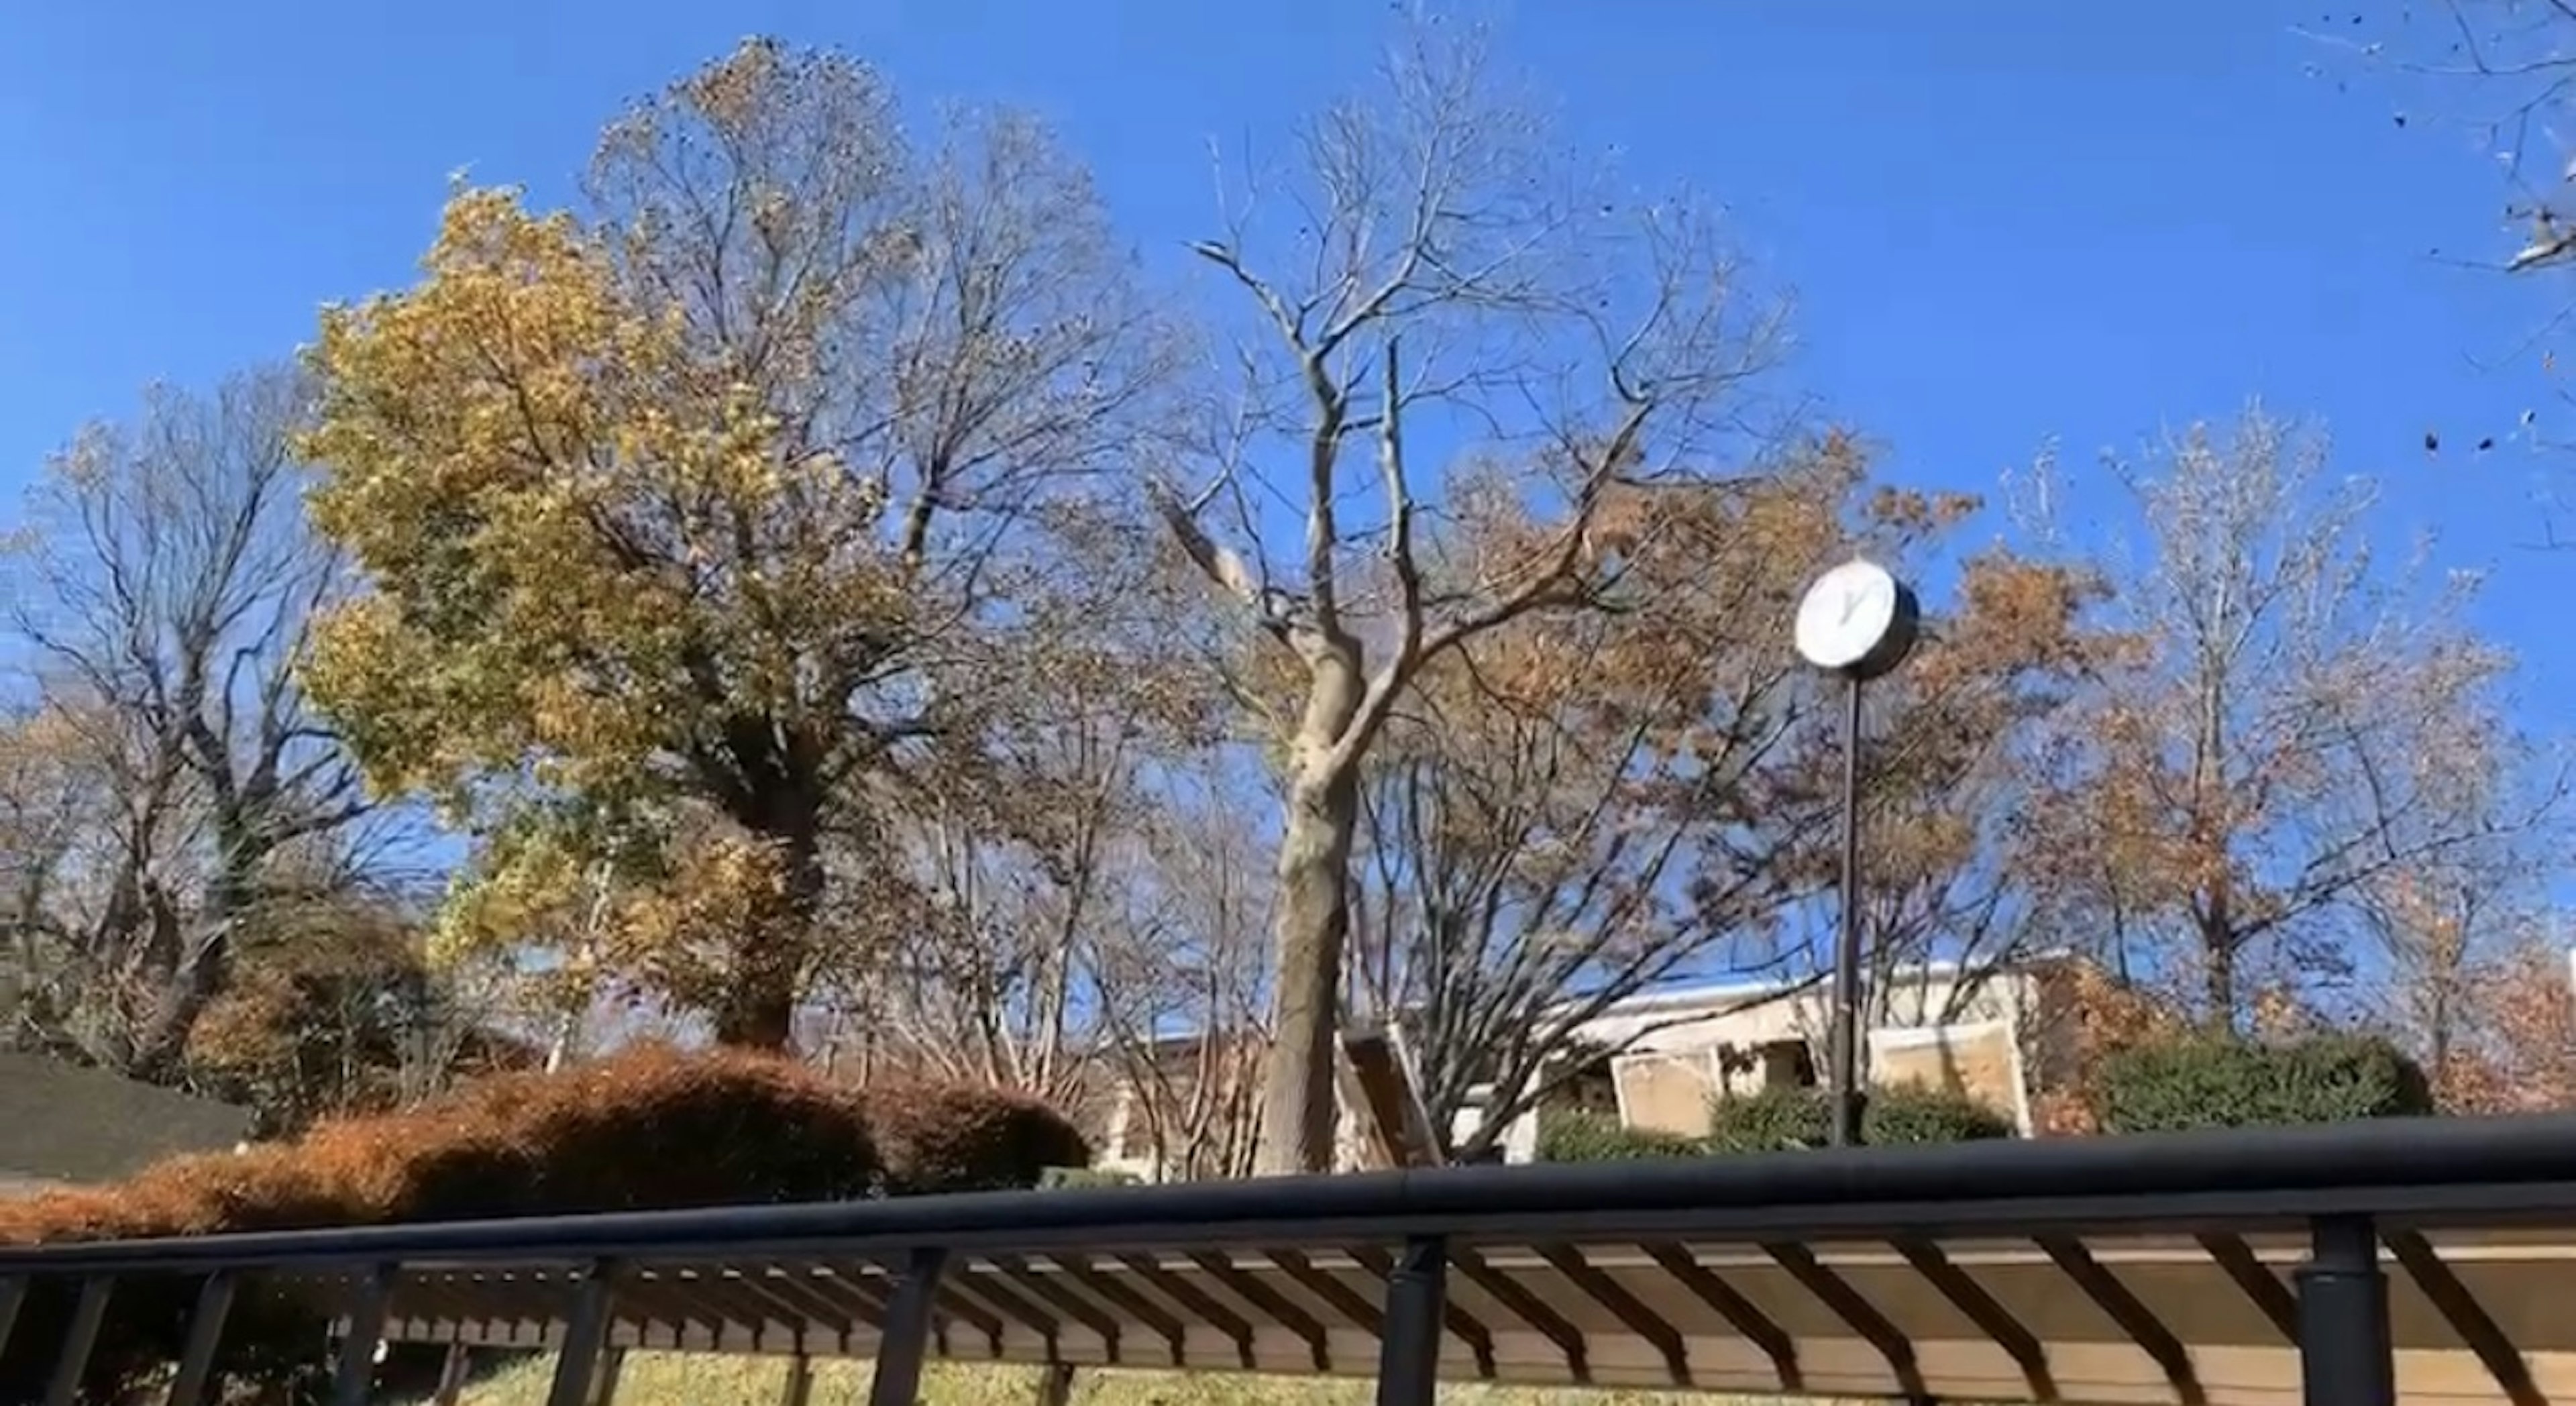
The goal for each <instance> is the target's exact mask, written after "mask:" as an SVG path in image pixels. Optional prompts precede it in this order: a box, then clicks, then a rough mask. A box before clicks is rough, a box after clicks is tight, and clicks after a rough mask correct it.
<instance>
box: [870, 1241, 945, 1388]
mask: <svg viewBox="0 0 2576 1406" xmlns="http://www.w3.org/2000/svg"><path fill="white" fill-rule="evenodd" d="M947 1272H948V1252H947V1251H946V1250H943V1249H940V1248H938V1247H937V1246H932V1245H924V1246H921V1247H919V1248H918V1249H915V1250H914V1251H913V1252H912V1254H911V1256H910V1258H908V1259H906V1260H905V1261H904V1267H903V1275H902V1277H901V1278H900V1279H898V1280H896V1281H895V1286H894V1298H893V1300H892V1301H891V1302H889V1303H888V1304H887V1305H886V1314H885V1330H884V1332H883V1333H882V1334H880V1335H879V1337H878V1340H877V1365H876V1372H875V1375H873V1376H872V1377H870V1378H869V1380H868V1406H913V1403H914V1402H915V1401H916V1400H918V1399H919V1397H920V1395H921V1358H922V1354H923V1353H924V1352H926V1351H928V1349H929V1347H930V1325H931V1319H932V1317H933V1312H932V1309H933V1307H934V1305H935V1304H936V1303H937V1301H938V1298H939V1280H940V1277H941V1276H942V1275H945V1274H946V1273H947Z"/></svg>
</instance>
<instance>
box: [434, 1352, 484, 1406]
mask: <svg viewBox="0 0 2576 1406" xmlns="http://www.w3.org/2000/svg"><path fill="white" fill-rule="evenodd" d="M473 1369H474V1350H473V1349H472V1348H470V1347H467V1346H466V1345H465V1340H464V1339H462V1338H459V1339H457V1340H456V1341H455V1342H452V1343H449V1344H448V1345H447V1356H446V1358H445V1359H444V1360H443V1361H441V1362H440V1363H439V1364H438V1390H437V1391H436V1392H435V1393H433V1394H432V1395H431V1396H430V1398H429V1399H430V1401H431V1403H432V1406H456V1402H457V1398H459V1397H461V1396H463V1395H465V1374H466V1373H468V1372H470V1371H472V1370H473Z"/></svg>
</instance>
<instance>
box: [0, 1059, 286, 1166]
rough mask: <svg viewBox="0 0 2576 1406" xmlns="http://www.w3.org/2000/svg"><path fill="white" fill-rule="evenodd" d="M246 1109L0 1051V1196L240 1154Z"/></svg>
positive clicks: (248, 1119)
mask: <svg viewBox="0 0 2576 1406" xmlns="http://www.w3.org/2000/svg"><path fill="white" fill-rule="evenodd" d="M250 1131H251V1111H250V1110H249V1109H247V1108H238V1107H235V1106H234V1105H232V1104H229V1103H217V1102H215V1101H214V1100H212V1099H203V1098H196V1097H193V1096H191V1095H188V1094H183V1093H180V1092H178V1091H176V1090H174V1089H164V1088H161V1087H158V1086H156V1085H152V1084H144V1083H138V1082H136V1081H135V1080H132V1079H128V1078H125V1077H124V1076H122V1075H119V1074H113V1073H110V1072H108V1071H106V1070H103V1069H88V1068H83V1067H82V1066H80V1065H76V1064H67V1063H64V1062H63V1061H61V1060H58V1059H52V1058H48V1057H46V1056H44V1055H36V1054H20V1053H13V1052H7V1051H0V1195H16V1194H20V1193H23V1192H27V1191H35V1190H41V1189H43V1188H46V1187H51V1186H78V1185H90V1184H95V1183H99V1182H112V1181H117V1180H120V1179H122V1178H124V1177H128V1176H131V1175H133V1174H134V1173H135V1172H138V1171H140V1170H142V1169H143V1168H144V1167H146V1166H148V1165H150V1164H151V1163H154V1162H157V1161H159V1160H161V1159H162V1158H164V1157H169V1156H174V1155H176V1154H178V1153H183V1152H214V1151H221V1150H225V1149H229V1148H234V1147H238V1146H240V1145H241V1144H242V1142H243V1141H244V1140H245V1139H247V1138H248V1137H249V1136H250Z"/></svg>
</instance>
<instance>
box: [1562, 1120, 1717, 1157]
mask: <svg viewBox="0 0 2576 1406" xmlns="http://www.w3.org/2000/svg"><path fill="white" fill-rule="evenodd" d="M1706 1151H1707V1149H1706V1148H1704V1147H1702V1146H1701V1145H1700V1142H1699V1140H1698V1139H1697V1138H1690V1137H1684V1136H1682V1135H1681V1134H1679V1133H1667V1132H1659V1131H1657V1130H1656V1129H1653V1128H1631V1127H1629V1126H1627V1125H1626V1124H1623V1123H1621V1122H1620V1121H1619V1119H1618V1117H1617V1116H1616V1115H1614V1114H1608V1113H1579V1112H1572V1111H1568V1112H1563V1113H1549V1114H1546V1115H1544V1116H1542V1117H1541V1118H1540V1119H1539V1121H1538V1160H1540V1161H1542V1162H1633V1161H1636V1160H1637V1159H1639V1158H1643V1157H1698V1156H1701V1155H1703V1154H1704V1153H1705V1152H1706Z"/></svg>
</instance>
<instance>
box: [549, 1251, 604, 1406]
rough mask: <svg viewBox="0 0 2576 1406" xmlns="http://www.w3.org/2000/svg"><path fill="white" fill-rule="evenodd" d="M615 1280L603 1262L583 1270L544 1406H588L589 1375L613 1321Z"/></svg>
mask: <svg viewBox="0 0 2576 1406" xmlns="http://www.w3.org/2000/svg"><path fill="white" fill-rule="evenodd" d="M616 1278H617V1271H616V1267H615V1266H614V1265H612V1264H610V1263H609V1262H608V1261H606V1260H600V1261H596V1262H594V1263H592V1264H591V1265H590V1266H588V1267H587V1268H585V1269H584V1270H583V1271H582V1274H581V1284H580V1286H579V1287H578V1288H576V1289H574V1290H573V1298H572V1312H571V1314H570V1315H569V1316H568V1317H566V1318H565V1319H564V1340H563V1350H562V1351H561V1352H559V1353H557V1354H555V1381H554V1386H553V1387H552V1388H551V1389H549V1390H548V1391H547V1392H546V1406H590V1379H591V1375H592V1374H593V1373H594V1372H597V1371H598V1370H599V1355H600V1352H601V1350H602V1349H604V1348H606V1347H607V1346H608V1329H609V1325H610V1324H611V1323H612V1322H614V1321H615V1319H614V1317H613V1316H612V1314H611V1312H610V1310H611V1309H612V1308H614V1307H615V1303H616V1296H617V1284H616Z"/></svg>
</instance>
